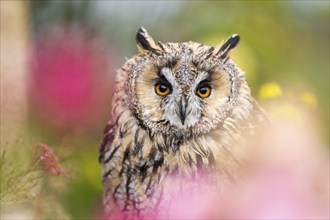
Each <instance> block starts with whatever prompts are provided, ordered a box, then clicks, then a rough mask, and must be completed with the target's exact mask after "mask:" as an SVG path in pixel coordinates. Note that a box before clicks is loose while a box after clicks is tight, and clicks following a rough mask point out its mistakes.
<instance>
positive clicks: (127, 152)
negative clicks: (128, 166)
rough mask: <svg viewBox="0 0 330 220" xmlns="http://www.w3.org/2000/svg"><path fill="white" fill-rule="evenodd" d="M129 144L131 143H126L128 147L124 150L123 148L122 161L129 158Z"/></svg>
mask: <svg viewBox="0 0 330 220" xmlns="http://www.w3.org/2000/svg"><path fill="white" fill-rule="evenodd" d="M130 145H131V143H130V144H128V147H127V148H126V150H125V152H124V156H123V163H124V162H125V160H127V159H128V158H129V156H130V149H129V148H130V147H129V146H130Z"/></svg>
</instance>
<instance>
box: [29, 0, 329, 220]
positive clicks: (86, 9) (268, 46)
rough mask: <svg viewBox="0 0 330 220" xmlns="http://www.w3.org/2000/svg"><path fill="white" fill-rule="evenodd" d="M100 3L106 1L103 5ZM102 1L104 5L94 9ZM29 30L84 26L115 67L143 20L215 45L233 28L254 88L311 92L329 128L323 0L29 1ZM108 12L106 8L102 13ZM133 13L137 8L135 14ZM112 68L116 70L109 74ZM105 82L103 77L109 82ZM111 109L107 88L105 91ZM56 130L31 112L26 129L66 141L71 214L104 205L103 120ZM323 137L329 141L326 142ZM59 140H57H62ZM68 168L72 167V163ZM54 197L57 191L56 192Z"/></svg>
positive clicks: (171, 34) (164, 32)
mask: <svg viewBox="0 0 330 220" xmlns="http://www.w3.org/2000/svg"><path fill="white" fill-rule="evenodd" d="M103 5H104V6H103ZM100 8H103V9H102V10H100ZM30 11H31V30H32V32H33V33H34V34H36V35H37V34H38V33H39V32H42V31H43V30H44V29H47V28H49V27H52V26H65V27H75V28H77V27H78V28H83V29H88V30H90V31H91V33H92V34H93V35H99V36H102V37H103V38H106V39H107V40H108V43H109V45H107V46H109V48H111V50H112V51H110V52H111V53H112V54H113V55H114V56H116V59H117V60H119V62H118V61H116V63H115V64H114V67H119V66H121V65H122V64H123V62H124V57H130V56H131V55H132V54H134V53H135V52H136V49H135V42H134V33H135V31H136V30H137V29H138V27H139V26H145V27H146V28H147V29H148V31H149V33H150V34H151V35H153V37H154V39H156V40H161V41H162V42H167V41H173V42H175V41H189V40H191V41H197V42H201V43H205V44H209V45H215V44H218V43H220V42H221V41H222V40H224V39H225V38H227V37H228V36H229V35H231V34H232V33H239V34H240V36H241V42H240V45H239V46H238V47H237V48H236V49H235V50H234V51H233V53H232V57H233V59H234V60H235V61H236V62H237V63H238V65H239V66H240V67H241V68H242V69H243V70H244V71H245V72H246V73H247V78H248V80H249V83H250V85H251V88H252V92H253V94H254V95H255V96H256V95H257V94H258V88H260V87H261V85H263V84H264V83H268V82H273V81H275V82H277V83H279V84H280V85H282V86H283V87H284V88H285V89H284V91H283V93H284V95H285V93H286V92H288V93H289V92H290V89H293V90H296V89H298V90H301V92H306V91H307V92H312V93H314V94H315V95H316V97H317V99H318V111H317V113H316V114H318V113H320V114H319V115H318V120H319V121H320V122H321V124H322V128H321V130H322V132H323V137H324V138H325V139H326V138H327V139H328V131H329V1H194V2H189V1H179V2H168V3H167V2H158V3H157V2H149V1H139V2H130V1H123V2H116V1H115V2H111V1H90V2H86V1H50V0H48V1H31V4H30ZM107 12H108V13H107ZM134 12H135V13H134ZM109 74H115V69H114V70H113V72H112V73H109ZM110 84H111V82H109V85H110ZM105 95H106V96H108V98H109V103H104V108H105V109H109V108H110V99H111V94H105ZM104 120H105V121H104V124H99V125H98V126H96V127H94V128H87V129H85V130H84V129H83V130H81V131H79V132H77V131H67V130H66V131H58V130H56V129H54V128H51V126H49V125H47V124H46V125H45V124H43V123H42V122H40V121H38V120H37V119H36V117H35V116H33V113H32V114H31V118H30V128H29V129H30V130H31V131H33V132H31V136H32V137H33V138H35V139H40V140H42V142H44V143H48V144H50V145H52V146H55V149H56V146H60V145H63V140H64V139H66V140H67V141H65V144H64V147H65V146H67V147H70V149H71V150H70V152H71V153H70V156H69V157H68V159H67V161H66V162H67V164H71V167H72V169H70V166H69V169H68V170H67V172H68V173H69V176H72V178H71V179H70V181H68V183H67V184H66V188H67V190H66V191H63V192H61V194H58V195H57V196H58V197H59V200H60V201H61V203H62V204H63V207H64V209H65V211H66V212H67V213H68V214H69V216H71V217H72V218H74V219H91V218H93V217H95V215H97V214H100V213H99V212H100V208H101V206H102V198H101V197H102V182H101V167H100V165H99V164H98V160H97V158H98V146H99V143H100V140H101V138H102V127H103V126H104V125H105V124H106V120H108V119H106V118H105V119H104ZM326 142H327V143H329V140H327V141H326ZM62 147H63V146H62ZM73 167H74V168H73ZM54 196H56V193H55V194H54Z"/></svg>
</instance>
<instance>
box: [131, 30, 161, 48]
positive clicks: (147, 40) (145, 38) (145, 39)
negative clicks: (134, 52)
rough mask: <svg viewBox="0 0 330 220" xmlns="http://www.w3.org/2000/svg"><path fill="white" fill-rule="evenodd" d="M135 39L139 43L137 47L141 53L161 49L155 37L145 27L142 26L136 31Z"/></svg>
mask: <svg viewBox="0 0 330 220" xmlns="http://www.w3.org/2000/svg"><path fill="white" fill-rule="evenodd" d="M135 40H136V43H137V48H138V49H139V51H140V52H141V53H145V52H149V51H150V52H153V53H157V54H158V53H159V49H158V47H157V45H156V43H155V41H154V39H153V38H152V37H151V36H150V35H149V34H148V32H147V30H146V29H145V28H144V27H140V28H139V30H138V31H137V32H136V36H135Z"/></svg>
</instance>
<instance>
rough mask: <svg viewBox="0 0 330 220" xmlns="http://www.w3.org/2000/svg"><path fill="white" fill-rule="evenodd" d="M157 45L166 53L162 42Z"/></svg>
mask: <svg viewBox="0 0 330 220" xmlns="http://www.w3.org/2000/svg"><path fill="white" fill-rule="evenodd" d="M157 45H158V46H159V47H160V49H162V50H163V51H165V48H164V45H163V43H162V42H160V41H158V42H157Z"/></svg>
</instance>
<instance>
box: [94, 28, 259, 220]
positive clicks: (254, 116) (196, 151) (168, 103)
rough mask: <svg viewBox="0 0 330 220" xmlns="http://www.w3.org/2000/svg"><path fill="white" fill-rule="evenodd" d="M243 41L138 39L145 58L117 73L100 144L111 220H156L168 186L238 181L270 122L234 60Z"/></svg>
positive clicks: (140, 34)
mask: <svg viewBox="0 0 330 220" xmlns="http://www.w3.org/2000/svg"><path fill="white" fill-rule="evenodd" d="M239 39H240V38H239V36H238V35H237V34H234V35H232V36H230V37H229V38H228V39H227V40H226V41H225V42H224V43H221V44H219V45H218V46H215V47H213V46H207V45H203V44H199V43H194V42H190V41H189V42H183V43H161V42H155V41H154V40H153V38H152V37H151V36H150V35H148V33H147V31H146V30H145V29H144V28H143V27H141V28H140V29H139V30H138V31H137V34H136V42H137V47H138V50H139V53H138V54H137V55H135V56H134V57H132V58H131V59H129V60H127V62H126V63H125V64H124V65H123V66H122V67H121V68H120V69H119V70H118V74H117V80H116V84H115V90H114V95H113V100H112V108H111V121H110V122H109V123H108V125H107V126H106V128H105V130H104V137H103V141H102V143H101V149H100V158H99V160H100V162H101V163H102V164H103V185H104V209H105V213H106V216H116V215H117V216H122V217H123V218H141V219H143V218H156V217H157V213H159V212H161V211H164V209H166V205H165V204H166V202H165V201H166V200H167V198H168V196H169V195H170V193H169V191H171V187H168V184H165V183H166V181H167V180H169V179H171V181H172V180H175V179H176V178H178V179H180V178H183V179H189V181H191V182H193V181H196V182H198V181H201V179H202V178H204V177H205V175H201V174H205V173H207V174H209V175H208V176H211V177H210V179H211V180H210V181H212V179H213V180H214V184H215V185H218V184H219V183H220V185H221V183H222V182H226V181H229V182H230V181H231V180H232V179H235V177H236V176H237V175H239V171H238V170H239V167H240V166H241V160H242V157H243V156H242V154H243V153H242V152H244V149H243V148H244V147H243V144H242V142H244V140H245V139H246V137H247V136H251V135H253V134H254V133H255V131H256V129H257V127H258V124H259V123H260V122H262V121H264V120H265V115H264V113H263V110H262V109H261V108H260V107H259V105H258V104H257V102H256V101H255V100H254V99H253V97H252V96H251V93H250V89H249V86H248V84H247V81H246V78H245V74H244V73H243V72H242V71H241V70H240V69H239V68H238V67H237V65H236V64H235V63H234V62H233V61H232V60H231V59H230V58H229V51H230V50H231V49H233V48H234V47H235V46H236V45H237V44H238V42H239ZM213 174H214V175H213ZM213 176H216V178H215V177H213ZM205 178H206V177H205ZM177 182H179V181H177ZM184 187H188V186H184ZM181 188H182V187H181ZM116 213H117V214H116ZM118 213H120V214H118Z"/></svg>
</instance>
